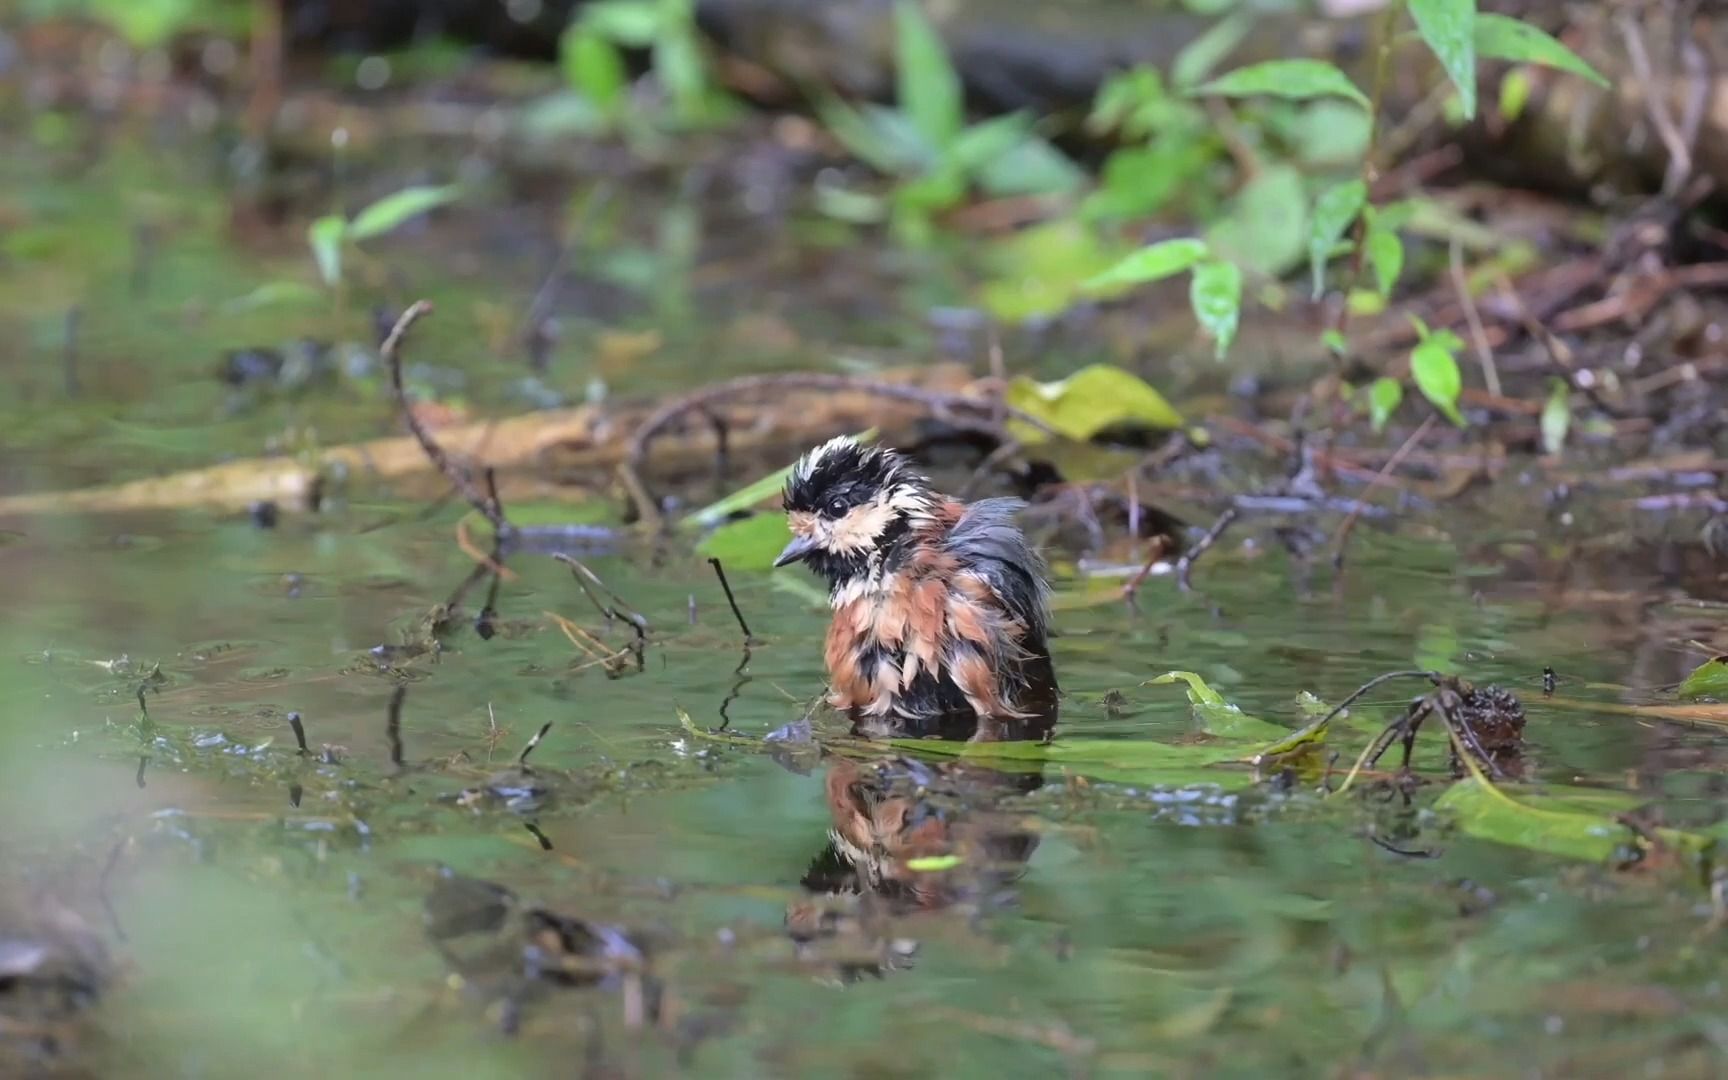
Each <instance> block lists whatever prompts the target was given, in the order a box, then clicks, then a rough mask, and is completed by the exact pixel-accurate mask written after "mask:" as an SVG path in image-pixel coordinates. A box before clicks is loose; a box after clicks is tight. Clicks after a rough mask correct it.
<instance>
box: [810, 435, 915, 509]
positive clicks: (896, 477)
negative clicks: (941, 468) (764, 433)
mask: <svg viewBox="0 0 1728 1080" xmlns="http://www.w3.org/2000/svg"><path fill="white" fill-rule="evenodd" d="M907 482H912V483H917V484H924V483H926V481H925V480H924V478H923V477H921V476H919V475H917V474H916V473H914V472H913V471H912V468H911V466H910V465H909V464H908V463H907V461H906V459H905V458H904V457H902V456H900V455H899V454H898V453H896V452H894V451H893V450H885V449H880V448H878V447H869V446H860V445H858V442H857V440H855V439H853V438H850V437H842V438H838V439H832V440H830V441H828V442H825V443H823V444H822V445H821V446H818V447H816V448H815V449H814V450H811V451H810V452H809V453H807V454H805V455H804V456H803V457H802V458H800V459H798V464H797V465H795V466H793V468H792V474H791V475H790V476H788V477H787V478H786V490H785V492H784V495H783V499H784V502H785V507H786V509H787V510H788V511H804V512H806V513H813V514H822V515H825V516H828V517H838V516H840V515H842V514H844V513H845V512H846V511H847V510H849V509H851V508H852V507H854V506H860V505H862V504H864V503H867V502H869V501H870V500H872V499H874V498H876V496H877V495H878V494H879V493H880V492H883V491H886V490H888V489H889V488H891V487H893V486H895V485H897V484H902V483H907ZM836 511H838V513H836Z"/></svg>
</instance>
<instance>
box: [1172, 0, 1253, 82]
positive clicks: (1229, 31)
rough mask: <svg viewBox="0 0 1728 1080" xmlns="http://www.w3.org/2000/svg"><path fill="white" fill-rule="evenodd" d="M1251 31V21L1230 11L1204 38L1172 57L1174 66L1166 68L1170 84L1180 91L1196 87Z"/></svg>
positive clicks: (1185, 46)
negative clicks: (1173, 84) (1179, 88)
mask: <svg viewBox="0 0 1728 1080" xmlns="http://www.w3.org/2000/svg"><path fill="white" fill-rule="evenodd" d="M1253 28H1254V20H1253V19H1252V18H1251V17H1250V16H1249V15H1248V14H1247V13H1245V12H1241V11H1233V12H1231V13H1230V14H1229V15H1228V16H1226V17H1225V18H1223V19H1220V20H1218V21H1217V22H1216V23H1213V24H1212V26H1211V28H1209V29H1208V30H1207V31H1206V32H1205V33H1204V34H1201V35H1200V36H1199V37H1197V38H1195V39H1194V40H1193V41H1190V42H1189V43H1188V44H1187V45H1184V46H1183V47H1182V51H1181V52H1179V53H1177V54H1176V60H1175V62H1174V63H1173V64H1171V65H1170V81H1171V82H1174V83H1175V84H1176V85H1177V86H1180V87H1182V88H1184V89H1186V88H1188V87H1190V86H1193V85H1194V84H1195V83H1198V82H1199V81H1200V80H1201V79H1204V78H1205V77H1206V76H1207V75H1210V74H1211V73H1212V69H1213V68H1215V67H1217V66H1218V65H1219V64H1220V63H1221V62H1223V60H1224V58H1225V57H1226V56H1229V55H1230V54H1231V53H1232V52H1234V51H1235V49H1236V46H1238V45H1240V44H1242V39H1243V38H1245V37H1247V36H1248V31H1250V30H1252V29H1253Z"/></svg>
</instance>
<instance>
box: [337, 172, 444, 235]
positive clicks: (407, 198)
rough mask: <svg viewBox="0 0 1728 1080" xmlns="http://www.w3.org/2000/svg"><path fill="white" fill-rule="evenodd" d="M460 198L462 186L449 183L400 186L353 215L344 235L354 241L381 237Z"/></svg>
mask: <svg viewBox="0 0 1728 1080" xmlns="http://www.w3.org/2000/svg"><path fill="white" fill-rule="evenodd" d="M461 197H462V189H461V188H459V187H456V186H455V185H453V184H450V185H445V186H443V187H411V188H403V189H402V190H401V191H398V192H396V193H395V194H392V195H386V196H384V197H383V198H382V199H379V200H378V201H377V202H375V203H373V204H372V205H371V206H368V207H367V208H366V209H364V210H362V211H360V212H359V213H358V214H355V215H354V220H353V221H352V222H350V223H349V225H348V235H349V236H350V237H352V238H354V239H355V240H368V239H371V238H372V237H374V236H382V235H384V234H385V233H387V232H389V231H390V230H392V229H394V228H396V227H398V226H400V225H401V224H402V223H403V222H405V221H408V220H409V219H411V218H415V217H418V216H420V215H421V214H424V213H426V212H427V211H428V210H431V209H433V208H435V207H439V206H443V205H445V204H446V203H451V202H455V201H456V200H457V199H459V198H461Z"/></svg>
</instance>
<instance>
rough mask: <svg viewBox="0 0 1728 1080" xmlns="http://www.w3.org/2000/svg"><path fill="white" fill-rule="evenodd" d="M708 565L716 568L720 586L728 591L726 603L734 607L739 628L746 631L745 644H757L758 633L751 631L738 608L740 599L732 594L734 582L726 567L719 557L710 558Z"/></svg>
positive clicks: (715, 571) (733, 610) (734, 614)
mask: <svg viewBox="0 0 1728 1080" xmlns="http://www.w3.org/2000/svg"><path fill="white" fill-rule="evenodd" d="M708 565H709V566H712V567H713V568H714V576H715V577H717V578H719V579H720V588H721V589H722V590H724V591H725V593H726V603H727V604H728V605H730V606H731V608H732V617H733V618H734V619H737V620H738V629H740V630H742V631H744V644H745V645H753V644H755V642H756V635H755V634H752V633H751V632H750V624H749V623H747V622H745V621H744V613H743V612H742V611H739V610H738V600H737V599H736V598H735V597H734V596H733V595H732V583H731V582H729V581H727V580H726V568H725V567H724V566H721V565H720V560H719V559H709V560H708Z"/></svg>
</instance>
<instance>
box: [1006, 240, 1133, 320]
mask: <svg viewBox="0 0 1728 1080" xmlns="http://www.w3.org/2000/svg"><path fill="white" fill-rule="evenodd" d="M1119 250H1120V249H1119V248H1116V247H1114V246H1106V244H1105V242H1104V241H1103V240H1102V239H1101V238H1100V237H1099V235H1098V231H1097V230H1095V229H1089V228H1087V227H1086V226H1085V225H1083V224H1082V223H1081V222H1079V221H1076V220H1074V219H1073V218H1058V219H1057V220H1054V221H1049V222H1046V223H1044V224H1042V225H1034V226H1032V227H1031V228H1029V229H1022V230H1021V231H1019V232H1016V233H1014V234H1013V235H1011V236H1007V237H1004V238H1003V239H1001V240H998V241H996V242H995V243H993V244H991V245H990V246H989V247H988V248H987V249H986V251H985V258H986V260H987V262H988V264H989V267H990V272H991V277H990V280H989V281H987V282H985V283H984V285H983V286H982V287H981V288H980V289H979V299H980V302H981V303H982V304H983V306H984V307H985V308H987V309H988V310H989V311H990V313H991V314H993V315H995V316H996V317H997V318H998V319H1003V320H1006V321H1010V322H1019V321H1021V320H1024V319H1031V318H1038V317H1042V316H1048V315H1054V314H1057V313H1058V312H1061V311H1065V310H1066V309H1067V308H1069V307H1070V306H1072V305H1073V303H1074V302H1075V300H1076V299H1077V298H1078V296H1079V294H1080V292H1081V290H1082V289H1083V288H1084V287H1085V282H1086V281H1088V280H1089V279H1091V278H1093V277H1095V276H1096V275H1098V274H1099V273H1101V272H1103V271H1104V270H1105V269H1107V268H1108V267H1109V266H1111V265H1112V264H1113V263H1115V262H1116V261H1117V258H1118V251H1119Z"/></svg>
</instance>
